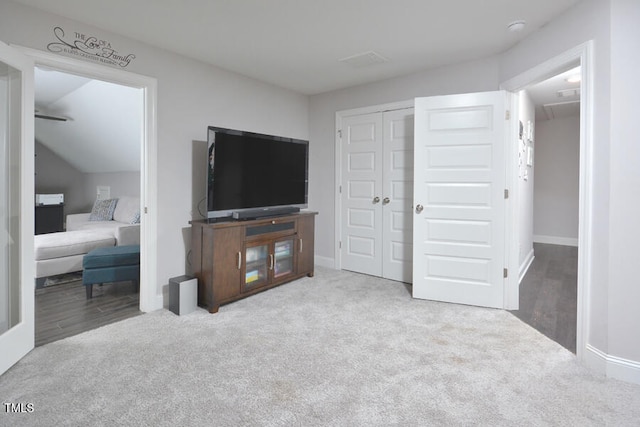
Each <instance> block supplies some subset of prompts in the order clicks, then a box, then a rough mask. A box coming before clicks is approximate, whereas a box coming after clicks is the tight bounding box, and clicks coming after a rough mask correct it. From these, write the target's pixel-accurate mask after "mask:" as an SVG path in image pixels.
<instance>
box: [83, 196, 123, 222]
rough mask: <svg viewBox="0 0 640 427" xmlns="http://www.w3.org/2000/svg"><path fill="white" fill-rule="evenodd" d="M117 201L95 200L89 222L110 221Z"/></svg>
mask: <svg viewBox="0 0 640 427" xmlns="http://www.w3.org/2000/svg"><path fill="white" fill-rule="evenodd" d="M117 204H118V199H107V200H96V201H95V203H94V204H93V209H91V214H90V215H89V221H111V220H112V219H113V211H115V210H116V205H117Z"/></svg>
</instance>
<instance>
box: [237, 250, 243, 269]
mask: <svg viewBox="0 0 640 427" xmlns="http://www.w3.org/2000/svg"><path fill="white" fill-rule="evenodd" d="M241 268H242V252H238V270H240V269H241Z"/></svg>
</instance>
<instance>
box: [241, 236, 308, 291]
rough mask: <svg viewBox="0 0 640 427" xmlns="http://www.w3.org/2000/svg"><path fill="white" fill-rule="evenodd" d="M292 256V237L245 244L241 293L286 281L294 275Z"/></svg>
mask: <svg viewBox="0 0 640 427" xmlns="http://www.w3.org/2000/svg"><path fill="white" fill-rule="evenodd" d="M294 254H295V238H294V237H285V238H281V239H278V240H275V241H271V242H264V241H262V242H251V243H247V244H246V247H245V260H246V264H245V265H246V267H245V274H244V282H243V285H242V292H247V291H250V290H252V289H255V288H259V287H261V286H266V285H270V284H272V283H274V282H279V281H281V280H286V279H287V277H288V276H291V275H293V274H295V263H294Z"/></svg>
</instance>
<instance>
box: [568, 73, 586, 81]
mask: <svg viewBox="0 0 640 427" xmlns="http://www.w3.org/2000/svg"><path fill="white" fill-rule="evenodd" d="M581 81H582V76H581V75H580V74H573V75H571V76H569V77H567V83H580V82H581Z"/></svg>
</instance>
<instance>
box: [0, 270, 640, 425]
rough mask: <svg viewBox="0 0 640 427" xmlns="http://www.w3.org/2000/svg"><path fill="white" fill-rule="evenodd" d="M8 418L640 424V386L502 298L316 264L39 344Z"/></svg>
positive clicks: (8, 378)
mask: <svg viewBox="0 0 640 427" xmlns="http://www.w3.org/2000/svg"><path fill="white" fill-rule="evenodd" d="M0 400H1V401H2V402H10V403H19V402H21V403H32V404H33V407H34V412H32V413H21V414H15V413H6V412H5V410H4V408H0V409H2V412H1V413H0V425H2V426H9V425H10V426H53V425H56V426H62V425H73V426H101V425H103V426H114V425H128V426H138V425H140V426H165V425H171V426H191V425H215V426H359V425H362V426H388V425H401V426H425V425H492V426H495V425H518V426H544V425H563V426H586V425H598V426H601V425H611V426H625V425H638V423H639V421H638V420H640V387H638V386H635V385H632V384H627V383H623V382H619V381H615V380H606V379H604V378H601V377H598V376H595V375H592V374H591V373H590V372H588V371H587V370H586V369H585V368H583V367H582V366H580V365H579V364H578V363H577V362H576V360H575V357H574V355H573V354H572V353H570V352H569V351H567V350H565V349H564V348H562V347H561V346H560V345H558V344H556V343H554V342H552V341H550V340H549V339H547V338H546V337H544V336H543V335H542V334H540V333H538V332H537V331H535V330H534V329H532V328H530V327H529V326H527V325H525V324H524V323H522V322H521V321H520V320H518V319H517V318H515V317H514V316H512V315H511V314H509V313H508V312H505V311H501V310H491V309H482V308H475V307H468V306H460V305H454V304H444V303H436V302H429V301H420V300H413V299H412V298H411V296H410V292H409V290H408V288H407V286H406V285H404V284H401V283H397V282H390V281H386V280H383V279H378V278H373V277H369V276H364V275H358V274H353V273H348V272H339V271H334V270H329V269H324V268H317V269H316V277H315V278H311V279H310V278H305V279H302V280H298V281H296V282H293V283H290V284H287V285H283V286H280V287H278V288H274V289H271V290H269V291H267V292H263V293H260V294H258V295H256V296H253V297H250V298H247V299H244V300H241V301H238V302H235V303H232V304H228V305H225V306H222V307H221V308H220V312H219V313H218V314H214V315H212V314H208V313H207V312H206V311H204V310H201V309H199V310H198V311H196V312H194V313H191V314H189V315H186V316H176V315H174V314H173V313H171V312H169V311H166V310H160V311H157V312H154V313H150V314H146V315H143V316H137V317H134V318H131V319H128V320H125V321H122V322H120V323H117V324H113V325H109V326H105V327H102V328H99V329H96V330H93V331H90V332H86V333H84V334H81V335H78V336H75V337H71V338H67V339H64V340H62V341H58V342H55V343H51V344H47V345H45V346H42V347H39V348H37V349H35V350H34V351H33V352H32V353H30V354H29V355H28V356H27V357H25V358H24V359H23V360H22V361H20V362H19V363H18V364H17V365H15V366H14V367H13V368H11V369H10V370H9V372H7V373H6V374H5V375H3V376H2V377H0Z"/></svg>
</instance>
